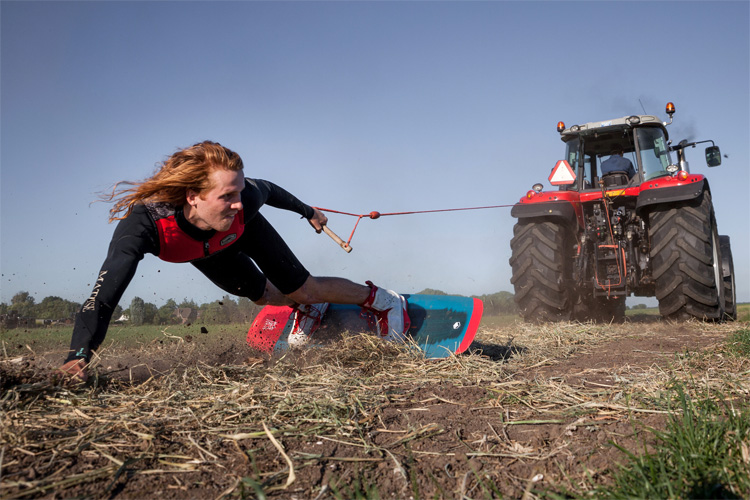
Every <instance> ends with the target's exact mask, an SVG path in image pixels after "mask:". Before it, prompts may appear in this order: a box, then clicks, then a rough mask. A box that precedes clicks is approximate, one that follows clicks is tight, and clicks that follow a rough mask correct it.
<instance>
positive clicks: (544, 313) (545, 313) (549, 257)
mask: <svg viewBox="0 0 750 500" xmlns="http://www.w3.org/2000/svg"><path fill="white" fill-rule="evenodd" d="M571 231H572V230H571V229H570V228H569V226H567V225H561V224H559V223H557V222H554V221H551V220H546V219H545V220H521V221H519V222H518V224H516V225H515V226H514V227H513V239H512V240H511V242H510V248H511V251H512V252H511V258H510V265H511V267H512V268H513V276H512V278H511V280H510V281H511V283H512V284H513V287H514V289H515V297H514V299H515V302H516V306H517V307H518V310H519V312H520V314H521V316H522V317H523V319H524V320H526V321H529V322H545V321H567V320H569V319H570V314H571V310H572V300H571V297H570V296H571V293H570V264H571V256H572V246H571V245H569V242H570V241H571Z"/></svg>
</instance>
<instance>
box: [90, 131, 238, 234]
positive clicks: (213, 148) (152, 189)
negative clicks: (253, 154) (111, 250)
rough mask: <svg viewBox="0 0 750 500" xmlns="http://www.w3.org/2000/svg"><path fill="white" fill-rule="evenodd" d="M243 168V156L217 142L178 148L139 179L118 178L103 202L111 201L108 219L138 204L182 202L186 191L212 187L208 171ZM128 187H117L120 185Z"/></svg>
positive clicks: (181, 203) (115, 217) (127, 212)
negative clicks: (146, 175)
mask: <svg viewBox="0 0 750 500" xmlns="http://www.w3.org/2000/svg"><path fill="white" fill-rule="evenodd" d="M218 168H221V169H226V170H232V171H237V170H242V168H243V165H242V158H240V155H238V154H237V153H235V152H234V151H232V150H230V149H228V148H225V147H224V146H222V145H221V144H219V143H218V142H212V141H203V142H199V143H197V144H194V145H192V146H190V147H189V148H185V149H182V150H180V151H177V152H176V153H174V154H173V155H172V156H170V157H169V158H167V160H166V161H164V162H163V163H161V164H160V166H159V168H158V170H157V171H156V173H155V174H154V175H152V176H151V177H149V178H148V179H146V180H144V181H140V182H129V181H121V182H118V183H117V184H115V186H114V188H113V190H112V193H110V194H109V195H105V196H104V197H103V198H102V199H103V200H104V201H111V202H114V205H113V206H112V208H111V209H110V211H109V221H110V222H112V221H116V220H121V219H124V218H126V217H127V216H128V215H130V213H131V212H132V211H133V207H134V206H135V205H136V204H138V203H145V202H152V203H153V202H164V203H169V204H172V205H175V206H182V205H183V204H184V203H185V199H186V196H187V190H188V189H192V190H193V191H197V192H198V193H201V192H203V191H205V190H208V189H211V188H212V187H213V186H212V185H211V182H210V180H209V174H210V173H211V172H212V171H213V170H215V169H218ZM122 185H126V186H130V187H126V188H122V189H118V188H119V187H120V186H122Z"/></svg>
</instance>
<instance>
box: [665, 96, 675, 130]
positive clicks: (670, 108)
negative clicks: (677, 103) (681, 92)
mask: <svg viewBox="0 0 750 500" xmlns="http://www.w3.org/2000/svg"><path fill="white" fill-rule="evenodd" d="M667 114H668V115H669V123H667V122H664V126H665V127H666V126H667V125H671V124H672V115H673V114H674V104H673V103H671V102H668V103H667Z"/></svg>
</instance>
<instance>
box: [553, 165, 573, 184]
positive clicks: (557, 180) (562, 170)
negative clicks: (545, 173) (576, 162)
mask: <svg viewBox="0 0 750 500" xmlns="http://www.w3.org/2000/svg"><path fill="white" fill-rule="evenodd" d="M575 181H576V174H575V172H573V169H572V168H570V163H568V162H567V161H566V160H560V161H558V162H557V164H555V168H553V169H552V173H551V174H549V183H550V184H552V185H553V186H561V185H566V184H573V183H574V182H575Z"/></svg>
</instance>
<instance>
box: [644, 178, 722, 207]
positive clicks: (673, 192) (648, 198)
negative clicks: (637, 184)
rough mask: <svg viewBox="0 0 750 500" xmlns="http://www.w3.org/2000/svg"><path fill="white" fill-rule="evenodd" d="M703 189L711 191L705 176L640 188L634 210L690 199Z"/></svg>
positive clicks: (698, 194) (699, 193)
mask: <svg viewBox="0 0 750 500" xmlns="http://www.w3.org/2000/svg"><path fill="white" fill-rule="evenodd" d="M703 191H709V192H710V191H711V190H710V189H709V187H708V180H707V179H705V178H703V179H701V180H699V181H697V182H691V183H690V184H683V185H680V186H674V187H658V188H651V189H641V192H640V194H639V195H638V202H637V203H636V205H635V211H636V212H637V213H640V212H641V211H642V210H643V209H644V208H645V207H648V206H651V205H657V204H660V203H673V202H675V201H684V200H692V199H694V198H697V197H699V196H700V195H701V194H702V193H703Z"/></svg>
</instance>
